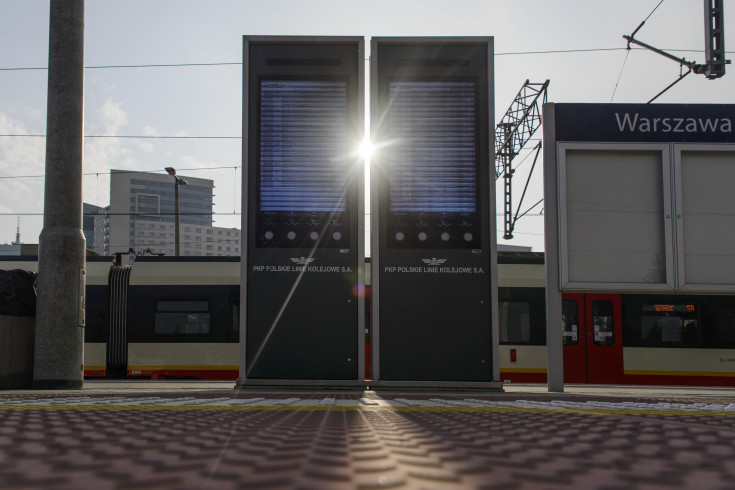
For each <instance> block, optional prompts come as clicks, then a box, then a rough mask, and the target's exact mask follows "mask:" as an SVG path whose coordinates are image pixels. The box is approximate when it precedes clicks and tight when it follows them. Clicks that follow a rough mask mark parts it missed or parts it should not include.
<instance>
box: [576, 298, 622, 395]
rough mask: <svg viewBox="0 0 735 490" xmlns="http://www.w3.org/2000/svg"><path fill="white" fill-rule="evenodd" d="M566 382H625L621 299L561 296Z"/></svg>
mask: <svg viewBox="0 0 735 490" xmlns="http://www.w3.org/2000/svg"><path fill="white" fill-rule="evenodd" d="M562 301H563V302H562V314H563V329H564V330H563V335H564V381H565V382H567V383H608V384H615V383H622V382H623V338H622V330H623V329H622V318H621V308H620V296H619V295H615V294H565V295H563V296H562Z"/></svg>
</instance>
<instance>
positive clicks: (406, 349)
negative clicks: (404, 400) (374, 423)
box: [371, 38, 498, 381]
mask: <svg viewBox="0 0 735 490" xmlns="http://www.w3.org/2000/svg"><path fill="white" fill-rule="evenodd" d="M492 53H493V45H492V38H373V39H372V48H371V139H372V142H373V145H374V146H375V147H376V151H375V153H374V154H373V157H372V161H371V208H372V231H373V238H372V244H371V245H372V246H371V251H372V267H373V269H372V279H373V281H372V291H371V295H372V320H373V321H372V328H373V330H372V346H373V351H372V352H373V356H372V360H373V378H375V379H377V380H381V381H390V380H393V381H491V380H493V379H494V378H495V379H497V378H496V376H497V373H498V368H497V365H496V359H497V356H496V355H494V352H493V346H497V333H496V332H497V329H496V328H495V324H496V322H495V316H496V312H495V311H494V308H493V307H492V305H494V304H496V278H495V270H496V265H495V264H496V259H495V254H496V243H495V211H494V209H495V201H494V193H493V185H492V183H493V182H494V179H493V178H492V175H491V169H492V168H493V154H492V150H493V149H492V145H490V141H491V139H490V138H489V134H490V131H492V128H493V127H494V124H493V123H492V115H493V79H492V76H493V64H492V63H493V54H492Z"/></svg>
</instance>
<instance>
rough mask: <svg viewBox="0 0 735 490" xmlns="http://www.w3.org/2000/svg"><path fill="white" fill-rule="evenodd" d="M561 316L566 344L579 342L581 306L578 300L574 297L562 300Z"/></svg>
mask: <svg viewBox="0 0 735 490" xmlns="http://www.w3.org/2000/svg"><path fill="white" fill-rule="evenodd" d="M561 318H562V327H561V328H562V336H563V340H564V345H577V344H579V308H578V307H577V302H576V301H574V300H572V299H565V300H564V301H562V305H561Z"/></svg>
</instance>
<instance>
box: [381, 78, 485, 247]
mask: <svg viewBox="0 0 735 490" xmlns="http://www.w3.org/2000/svg"><path fill="white" fill-rule="evenodd" d="M388 94H389V97H390V100H391V104H390V107H389V109H388V114H387V120H386V123H387V131H388V134H390V135H391V138H392V140H391V145H390V147H389V149H388V151H386V157H385V158H386V162H387V164H388V166H387V168H388V169H389V176H388V187H389V191H388V200H389V206H388V207H389V220H388V230H387V231H388V245H389V246H390V247H395V248H403V247H407V248H417V247H421V248H423V247H426V248H479V244H480V236H479V229H478V228H479V227H478V216H477V208H478V199H479V195H478V189H477V180H478V157H477V114H476V105H477V83H476V82H475V81H473V80H407V81H406V80H401V81H391V82H389V84H388Z"/></svg>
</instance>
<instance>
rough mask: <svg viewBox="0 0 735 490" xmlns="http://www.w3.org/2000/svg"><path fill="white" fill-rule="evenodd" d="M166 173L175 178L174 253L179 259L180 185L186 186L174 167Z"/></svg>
mask: <svg viewBox="0 0 735 490" xmlns="http://www.w3.org/2000/svg"><path fill="white" fill-rule="evenodd" d="M166 172H168V174H169V175H170V176H171V177H173V178H174V241H175V242H176V243H175V244H174V251H175V255H176V256H177V257H178V256H179V254H180V242H179V224H180V223H179V216H180V215H179V185H186V184H187V182H186V180H185V179H182V178H181V177H179V176H178V175H176V169H175V168H173V167H166Z"/></svg>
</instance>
